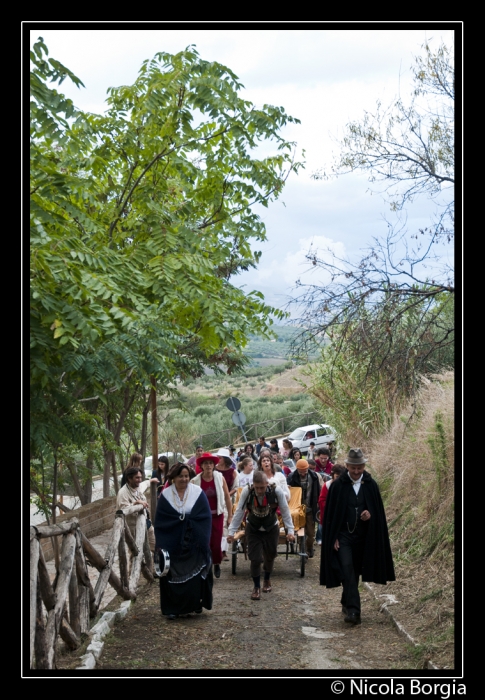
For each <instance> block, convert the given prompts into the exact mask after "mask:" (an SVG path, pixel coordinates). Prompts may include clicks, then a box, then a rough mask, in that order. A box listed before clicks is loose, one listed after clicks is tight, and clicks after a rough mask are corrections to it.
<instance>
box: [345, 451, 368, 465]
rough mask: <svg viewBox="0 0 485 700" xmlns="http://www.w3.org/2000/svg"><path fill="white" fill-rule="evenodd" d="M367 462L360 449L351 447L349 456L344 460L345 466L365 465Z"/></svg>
mask: <svg viewBox="0 0 485 700" xmlns="http://www.w3.org/2000/svg"><path fill="white" fill-rule="evenodd" d="M366 462H367V460H366V459H365V457H364V453H363V452H362V450H361V449H360V447H352V448H351V449H350V450H349V455H348V457H347V459H346V460H345V464H365V463H366Z"/></svg>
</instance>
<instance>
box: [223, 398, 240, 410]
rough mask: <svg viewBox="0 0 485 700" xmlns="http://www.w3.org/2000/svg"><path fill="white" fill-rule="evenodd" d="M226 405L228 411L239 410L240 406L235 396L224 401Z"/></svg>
mask: <svg viewBox="0 0 485 700" xmlns="http://www.w3.org/2000/svg"><path fill="white" fill-rule="evenodd" d="M226 407H227V408H228V409H229V410H230V411H239V409H240V408H241V402H240V401H239V399H236V397H235V396H231V397H230V398H229V399H227V401H226Z"/></svg>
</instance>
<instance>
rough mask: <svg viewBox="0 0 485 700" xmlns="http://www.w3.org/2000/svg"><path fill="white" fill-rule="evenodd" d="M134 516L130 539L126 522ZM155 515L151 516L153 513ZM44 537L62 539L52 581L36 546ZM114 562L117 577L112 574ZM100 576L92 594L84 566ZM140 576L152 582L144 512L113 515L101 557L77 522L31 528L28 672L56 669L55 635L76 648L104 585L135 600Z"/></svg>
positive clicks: (131, 510) (138, 508) (137, 509)
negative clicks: (136, 514)
mask: <svg viewBox="0 0 485 700" xmlns="http://www.w3.org/2000/svg"><path fill="white" fill-rule="evenodd" d="M151 490H152V491H153V493H152V494H151V496H152V497H151V503H156V488H155V485H151ZM135 512H138V513H139V517H138V519H137V523H136V530H135V536H133V534H132V532H131V530H130V528H129V527H128V525H127V523H126V520H125V518H126V516H127V515H130V514H131V513H135ZM153 514H154V511H153ZM43 537H56V538H61V540H62V542H61V546H60V552H61V554H60V558H59V564H58V566H57V570H56V575H55V578H54V581H53V582H52V583H51V580H50V575H49V572H48V569H47V565H46V562H45V559H44V555H43V553H42V548H41V546H40V540H41V539H42V538H43ZM116 556H118V560H119V571H120V575H119V576H118V575H117V574H116V573H115V572H114V570H113V563H114V561H115V558H116ZM88 563H89V564H90V565H91V566H93V567H95V568H96V569H97V570H98V571H99V577H98V579H97V581H96V584H95V586H94V588H93V585H92V583H91V581H90V578H89V574H88V569H87V564H88ZM140 574H142V575H143V576H144V577H145V578H146V579H147V580H148V581H153V580H154V576H153V558H152V554H151V552H150V548H149V545H148V537H147V528H146V517H145V511H144V509H143V506H141V505H135V506H131V507H129V508H124V509H123V510H118V511H116V515H115V521H114V525H113V530H112V535H111V540H110V542H109V544H108V546H107V548H106V552H105V554H104V556H102V555H101V554H100V553H99V552H98V551H97V550H96V549H95V548H94V547H93V545H92V544H91V543H90V542H89V540H88V539H87V538H86V537H85V536H84V535H83V533H82V532H81V528H80V526H79V522H78V520H77V518H75V517H74V518H72V519H70V520H68V521H66V522H63V523H61V524H58V525H44V526H38V527H35V526H33V527H31V528H30V667H31V668H34V667H35V668H36V669H52V668H55V659H56V648H57V642H58V638H59V635H60V637H61V638H62V640H63V641H64V642H65V644H66V645H67V647H68V648H69V649H76V648H77V647H79V646H80V644H81V635H83V634H86V633H87V632H88V630H89V628H90V625H91V620H92V619H93V618H94V617H96V615H97V613H98V611H99V607H100V603H101V600H102V598H103V594H104V592H105V590H106V587H107V585H108V583H109V584H110V585H111V586H112V587H113V588H114V589H115V591H116V592H117V594H118V595H119V596H121V598H123V600H135V599H136V590H137V587H138V582H139V579H140Z"/></svg>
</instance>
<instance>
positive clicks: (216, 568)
mask: <svg viewBox="0 0 485 700" xmlns="http://www.w3.org/2000/svg"><path fill="white" fill-rule="evenodd" d="M214 576H215V577H216V578H220V576H221V567H220V566H219V564H214Z"/></svg>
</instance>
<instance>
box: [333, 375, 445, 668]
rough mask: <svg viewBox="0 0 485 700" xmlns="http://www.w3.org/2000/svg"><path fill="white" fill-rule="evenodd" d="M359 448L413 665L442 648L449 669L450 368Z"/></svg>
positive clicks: (424, 385)
mask: <svg viewBox="0 0 485 700" xmlns="http://www.w3.org/2000/svg"><path fill="white" fill-rule="evenodd" d="M344 440H345V436H344ZM363 448H364V452H367V454H368V456H369V460H370V463H371V465H372V470H371V471H372V475H373V476H374V478H375V479H376V480H377V481H378V483H379V486H380V488H381V491H382V495H383V499H384V502H385V506H386V515H387V519H388V524H389V533H390V538H391V548H392V551H393V556H394V565H395V570H396V582H391V583H389V584H388V586H387V588H388V591H389V593H394V592H396V596H397V597H398V598H399V599H400V602H401V606H402V609H403V610H405V616H406V619H407V621H408V622H407V625H408V627H407V629H408V632H409V633H410V634H411V636H412V637H414V638H415V639H419V640H420V642H421V644H420V645H419V646H418V647H416V648H415V649H412V653H413V654H414V655H415V656H416V661H417V663H418V664H419V663H423V664H424V663H425V661H426V658H427V657H429V656H430V655H431V656H432V657H435V656H436V657H438V659H439V658H440V655H442V657H443V659H444V662H443V665H446V667H448V668H450V667H452V665H453V664H452V662H450V661H449V659H450V657H452V656H453V650H452V648H451V642H450V640H451V638H452V635H453V632H450V627H451V628H452V627H453V624H452V623H453V619H454V574H455V561H454V540H455V512H454V500H455V494H454V490H455V483H454V478H453V473H452V467H451V465H452V464H453V463H454V385H453V374H452V373H450V372H447V373H446V374H443V375H439V376H436V377H435V378H434V380H433V381H432V382H425V383H424V384H423V387H422V390H421V393H420V397H419V404H418V411H415V410H414V407H412V406H411V405H410V406H409V408H408V410H407V411H404V410H402V409H400V411H399V415H396V417H395V418H394V420H393V421H392V423H391V425H390V428H389V430H388V431H387V432H386V433H385V434H384V435H382V436H380V437H377V438H374V439H370V440H369V441H368V442H367V444H365V445H363ZM450 622H451V624H450ZM413 624H414V625H415V628H414V630H413V629H412V625H413ZM433 661H434V663H436V660H435V659H434V658H433ZM437 665H439V662H438V664H437ZM417 667H419V666H417ZM421 667H424V666H421Z"/></svg>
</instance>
